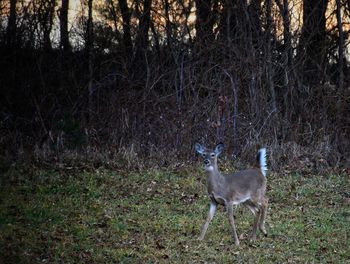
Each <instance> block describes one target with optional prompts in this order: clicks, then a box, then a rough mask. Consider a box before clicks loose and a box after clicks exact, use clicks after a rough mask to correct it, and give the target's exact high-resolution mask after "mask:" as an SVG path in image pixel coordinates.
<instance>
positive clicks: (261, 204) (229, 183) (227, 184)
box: [195, 143, 268, 245]
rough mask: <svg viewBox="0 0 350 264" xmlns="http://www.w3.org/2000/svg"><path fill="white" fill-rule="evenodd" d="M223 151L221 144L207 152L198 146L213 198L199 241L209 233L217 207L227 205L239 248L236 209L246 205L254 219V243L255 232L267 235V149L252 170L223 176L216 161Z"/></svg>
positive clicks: (261, 151) (263, 150) (259, 152)
mask: <svg viewBox="0 0 350 264" xmlns="http://www.w3.org/2000/svg"><path fill="white" fill-rule="evenodd" d="M223 148H224V144H222V143H220V144H218V145H217V146H216V147H215V149H214V150H210V149H207V148H205V147H203V146H202V145H200V144H198V143H196V144H195V149H196V151H197V152H198V153H199V154H201V155H202V157H203V159H204V168H205V171H206V174H207V188H208V195H209V197H210V200H211V202H210V209H209V213H208V217H207V220H206V222H205V223H204V225H203V227H202V231H201V235H200V237H199V240H202V239H203V238H204V236H205V233H206V232H207V229H208V226H209V223H210V221H211V220H212V219H213V216H214V214H215V211H216V207H217V205H218V204H221V205H224V206H225V207H226V209H227V212H228V218H229V221H230V224H231V226H232V235H233V240H234V242H235V244H236V245H239V239H238V236H237V232H236V227H235V221H234V217H233V206H234V205H237V204H240V203H243V205H244V206H245V207H247V208H249V209H250V210H251V211H252V213H253V214H254V216H255V220H254V225H253V231H252V234H251V240H253V241H254V240H256V232H257V228H258V227H259V229H260V231H261V232H262V233H263V234H264V235H267V232H266V229H265V217H266V211H267V205H268V199H267V198H266V197H265V191H266V171H267V167H266V149H265V148H262V149H260V150H259V151H258V156H257V166H256V167H255V168H252V169H247V170H243V171H238V172H236V173H231V174H227V175H223V174H221V173H220V172H219V170H218V165H217V158H218V156H219V154H220V153H221V151H222V150H223Z"/></svg>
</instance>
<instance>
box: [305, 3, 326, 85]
mask: <svg viewBox="0 0 350 264" xmlns="http://www.w3.org/2000/svg"><path fill="white" fill-rule="evenodd" d="M327 5H328V0H304V5H303V27H302V31H301V36H300V40H299V46H298V63H300V64H301V67H300V72H299V73H300V76H303V80H304V82H305V83H306V84H310V85H316V84H318V83H319V82H320V80H323V79H324V75H323V74H324V70H325V53H326V9H327Z"/></svg>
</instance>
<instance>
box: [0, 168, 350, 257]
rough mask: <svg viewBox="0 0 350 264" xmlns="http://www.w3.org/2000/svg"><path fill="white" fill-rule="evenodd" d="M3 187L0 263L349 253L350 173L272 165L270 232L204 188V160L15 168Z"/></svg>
mask: <svg viewBox="0 0 350 264" xmlns="http://www.w3.org/2000/svg"><path fill="white" fill-rule="evenodd" d="M3 179H5V180H3V181H2V187H1V190H0V212H1V214H0V262H1V263H158V262H160V263H346V262H347V263H350V225H349V223H350V221H349V220H350V178H349V175H346V174H344V175H322V176H320V175H307V176H301V175H298V174H296V173H290V174H287V175H283V174H278V175H277V174H272V173H270V174H268V191H267V194H268V196H269V198H270V205H269V211H268V217H267V229H268V232H269V235H268V236H267V237H264V236H263V235H262V234H258V239H257V241H256V242H255V243H250V242H249V240H248V236H249V233H250V231H251V225H252V222H253V217H252V214H251V213H250V212H249V211H248V210H247V209H246V208H244V207H238V208H237V209H236V211H235V214H236V225H237V231H238V235H239V237H240V239H241V245H240V246H239V247H236V246H234V244H233V243H232V240H231V236H230V226H229V223H228V219H227V216H226V214H225V213H224V210H223V209H221V208H219V210H218V212H217V214H216V216H215V217H214V219H213V221H212V223H211V225H210V226H209V229H208V232H207V235H206V237H205V239H204V241H201V242H200V241H197V237H198V235H199V232H200V227H201V225H202V224H203V222H204V220H205V217H206V214H207V209H208V198H207V197H206V190H205V177H204V175H203V174H202V172H201V170H200V169H192V168H187V169H181V170H179V171H168V170H150V171H143V172H139V173H136V172H135V173H123V172H120V173H119V172H114V171H108V170H97V171H94V172H87V171H80V172H77V171H75V170H71V171H69V170H62V171H53V170H39V169H35V168H12V169H11V170H10V171H8V172H7V173H6V175H3Z"/></svg>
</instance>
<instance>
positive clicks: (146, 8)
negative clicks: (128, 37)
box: [133, 0, 152, 77]
mask: <svg viewBox="0 0 350 264" xmlns="http://www.w3.org/2000/svg"><path fill="white" fill-rule="evenodd" d="M151 5H152V0H144V2H143V14H142V16H141V18H140V20H139V27H138V32H137V36H136V40H135V56H134V60H133V65H134V67H137V68H138V69H139V71H136V74H140V75H139V77H142V76H143V75H144V74H142V73H145V67H146V57H145V56H146V52H147V48H148V30H149V28H150V20H151Z"/></svg>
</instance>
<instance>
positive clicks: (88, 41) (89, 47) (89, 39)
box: [85, 0, 94, 122]
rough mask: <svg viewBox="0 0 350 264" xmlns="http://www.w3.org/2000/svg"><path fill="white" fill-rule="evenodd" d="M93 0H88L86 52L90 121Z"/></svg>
mask: <svg viewBox="0 0 350 264" xmlns="http://www.w3.org/2000/svg"><path fill="white" fill-rule="evenodd" d="M92 2H93V0H88V21H87V28H86V47H85V49H86V52H87V57H88V65H89V109H88V110H89V122H91V121H92V115H93V113H94V107H93V93H94V91H93V75H94V72H93V57H92V56H93V52H92V49H93V20H92Z"/></svg>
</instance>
